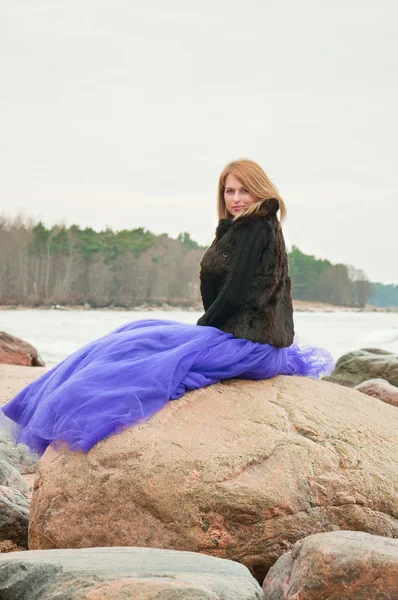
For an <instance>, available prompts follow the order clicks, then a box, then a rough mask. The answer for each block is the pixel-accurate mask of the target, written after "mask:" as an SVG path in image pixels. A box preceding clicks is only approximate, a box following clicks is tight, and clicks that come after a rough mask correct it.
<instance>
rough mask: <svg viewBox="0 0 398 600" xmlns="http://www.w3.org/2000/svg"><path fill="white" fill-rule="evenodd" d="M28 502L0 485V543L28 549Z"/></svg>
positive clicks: (17, 493) (14, 491) (10, 489)
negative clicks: (8, 543) (10, 543)
mask: <svg viewBox="0 0 398 600" xmlns="http://www.w3.org/2000/svg"><path fill="white" fill-rule="evenodd" d="M28 525H29V501H28V499H27V498H26V497H25V496H24V495H23V494H21V493H20V492H18V491H17V490H13V489H12V488H9V487H6V486H4V485H0V541H2V542H5V541H7V542H12V543H13V544H17V545H18V546H20V547H22V548H27V547H28Z"/></svg>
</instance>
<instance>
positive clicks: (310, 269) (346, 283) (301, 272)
mask: <svg viewBox="0 0 398 600" xmlns="http://www.w3.org/2000/svg"><path fill="white" fill-rule="evenodd" d="M289 265H290V276H291V278H292V288H293V298H296V299H297V300H313V301H318V302H329V303H330V304H335V305H337V306H360V307H361V306H365V304H366V303H367V302H368V299H369V296H370V294H371V287H372V284H371V283H370V282H369V280H368V278H367V276H366V274H365V273H364V272H363V271H360V270H358V269H355V268H354V267H351V266H347V265H344V264H336V265H334V264H332V263H331V262H329V261H328V260H320V259H317V258H315V257H314V256H310V255H309V254H304V253H303V252H301V250H299V249H298V248H297V247H296V246H293V248H292V250H291V252H290V253H289Z"/></svg>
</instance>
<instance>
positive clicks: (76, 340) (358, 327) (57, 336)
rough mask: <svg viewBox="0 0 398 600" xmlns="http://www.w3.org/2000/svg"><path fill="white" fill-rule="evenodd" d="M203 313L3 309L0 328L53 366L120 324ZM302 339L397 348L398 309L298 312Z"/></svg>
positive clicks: (339, 348)
mask: <svg viewBox="0 0 398 600" xmlns="http://www.w3.org/2000/svg"><path fill="white" fill-rule="evenodd" d="M200 314H201V313H197V312H189V311H180V312H177V311H176V312H163V311H153V312H135V311H131V312H130V311H116V310H112V311H106V310H102V311H101V310H96V311H82V310H67V311H59V310H34V309H28V310H0V330H3V331H6V332H7V333H10V334H12V335H15V336H18V337H20V338H23V339H24V340H26V341H28V342H30V343H31V344H33V346H35V348H37V350H38V351H39V353H40V355H41V356H42V358H43V360H44V361H45V363H46V365H48V366H50V367H51V366H53V365H55V364H57V363H58V362H59V361H61V360H62V359H64V358H65V357H66V356H68V354H70V353H71V352H73V351H74V350H77V349H78V348H81V347H82V346H84V345H85V344H87V343H88V342H90V341H91V340H93V339H95V338H98V337H100V336H102V335H104V334H105V333H108V332H109V331H112V330H113V329H116V327H119V326H120V325H123V324H124V323H127V322H129V321H135V320H138V319H169V320H172V321H182V322H184V323H196V321H197V320H198V318H199V316H200ZM295 324H296V332H297V335H298V337H299V340H300V341H301V342H310V343H311V344H314V345H317V346H322V347H324V348H327V349H328V350H329V351H330V352H331V353H332V355H333V357H334V358H335V359H337V358H339V356H341V355H342V354H344V353H345V352H348V351H350V350H356V349H358V348H365V347H377V348H383V349H385V350H389V351H390V352H396V353H398V313H365V312H363V313H350V312H336V313H334V312H325V313H295Z"/></svg>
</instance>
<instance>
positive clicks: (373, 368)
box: [323, 348, 398, 388]
mask: <svg viewBox="0 0 398 600" xmlns="http://www.w3.org/2000/svg"><path fill="white" fill-rule="evenodd" d="M323 379H324V380H325V381H330V382H332V383H338V384H339V385H343V386H346V387H351V388H353V387H355V386H357V385H359V384H360V383H362V382H364V381H368V380H369V379H385V380H386V381H388V383H390V384H391V385H393V386H397V387H398V355H397V354H393V353H392V352H387V351H386V350H381V349H379V348H364V349H362V350H355V351H353V352H349V353H348V354H344V355H343V356H341V357H340V358H339V360H338V361H337V363H336V367H335V369H334V371H333V373H332V374H331V375H330V376H328V377H324V378H323Z"/></svg>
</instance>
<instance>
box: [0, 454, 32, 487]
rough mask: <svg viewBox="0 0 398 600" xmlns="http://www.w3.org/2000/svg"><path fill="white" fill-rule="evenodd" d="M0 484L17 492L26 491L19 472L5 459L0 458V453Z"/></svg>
mask: <svg viewBox="0 0 398 600" xmlns="http://www.w3.org/2000/svg"><path fill="white" fill-rule="evenodd" d="M0 485H5V486H7V487H11V488H14V489H16V490H18V491H19V492H24V493H25V492H27V491H28V486H27V485H26V483H25V481H24V479H23V478H22V476H21V474H20V472H19V471H18V470H17V469H16V468H15V467H14V466H13V465H12V464H10V463H9V462H8V460H7V459H5V458H2V457H1V454H0Z"/></svg>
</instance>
